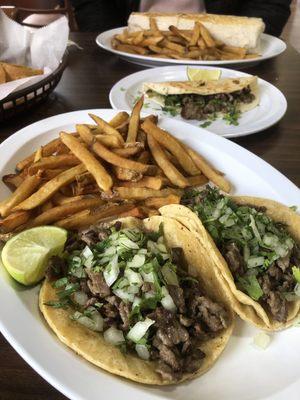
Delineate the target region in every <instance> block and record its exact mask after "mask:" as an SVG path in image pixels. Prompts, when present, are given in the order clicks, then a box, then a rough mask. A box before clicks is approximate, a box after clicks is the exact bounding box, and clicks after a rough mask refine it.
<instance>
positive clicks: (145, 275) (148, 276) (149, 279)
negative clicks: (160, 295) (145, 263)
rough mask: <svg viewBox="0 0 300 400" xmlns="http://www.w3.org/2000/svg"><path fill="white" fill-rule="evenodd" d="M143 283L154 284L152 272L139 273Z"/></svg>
mask: <svg viewBox="0 0 300 400" xmlns="http://www.w3.org/2000/svg"><path fill="white" fill-rule="evenodd" d="M141 274H142V277H143V278H144V281H145V282H150V283H154V280H155V279H154V272H144V271H142V272H141Z"/></svg>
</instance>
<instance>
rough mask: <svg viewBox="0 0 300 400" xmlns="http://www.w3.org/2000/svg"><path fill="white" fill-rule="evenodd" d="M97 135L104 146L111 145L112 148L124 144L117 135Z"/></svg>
mask: <svg viewBox="0 0 300 400" xmlns="http://www.w3.org/2000/svg"><path fill="white" fill-rule="evenodd" d="M95 137H96V139H97V140H98V142H100V143H102V144H103V145H104V146H106V147H109V148H111V149H114V148H119V147H121V146H122V145H123V143H121V142H120V140H119V138H118V137H117V136H112V135H102V134H101V135H96V136H95Z"/></svg>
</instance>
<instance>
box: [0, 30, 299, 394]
mask: <svg viewBox="0 0 300 400" xmlns="http://www.w3.org/2000/svg"><path fill="white" fill-rule="evenodd" d="M95 37H96V34H92V33H76V34H73V35H72V39H73V40H74V41H76V42H77V43H78V44H79V45H80V46H81V47H82V48H83V50H78V49H76V48H75V47H73V48H71V50H70V57H69V66H68V68H67V70H66V71H65V73H64V75H63V78H62V80H61V82H60V84H59V86H58V87H57V89H56V91H55V93H54V94H53V95H52V96H51V97H50V98H49V99H48V100H47V101H46V102H45V103H44V104H42V105H40V106H39V107H38V108H37V109H36V110H34V111H31V112H30V113H28V115H24V116H22V117H20V118H18V119H17V120H13V121H11V122H9V123H6V124H5V125H2V126H1V127H0V135H1V141H2V140H4V139H5V138H7V137H8V136H10V135H11V134H13V133H14V132H16V131H17V130H19V129H21V128H23V127H24V126H26V125H28V124H30V123H33V122H35V121H38V120H40V119H43V118H46V117H50V116H52V115H56V114H60V113H64V112H68V111H75V110H82V109H88V108H110V104H109V99H108V94H109V91H110V89H111V87H112V86H113V84H114V83H115V82H117V81H118V80H120V79H121V78H123V77H125V76H126V75H128V74H131V73H134V72H137V71H140V70H141V69H144V68H143V67H140V66H137V65H134V64H130V63H127V62H125V61H122V60H120V59H119V58H118V57H116V56H114V55H111V54H109V53H107V52H105V51H103V50H101V49H99V48H98V47H97V46H96V44H95ZM245 71H246V70H245ZM299 71H300V55H299V54H298V53H297V52H296V51H295V50H294V49H293V48H291V47H289V48H288V50H287V51H286V52H285V53H284V54H283V55H281V56H280V57H278V58H277V59H274V60H269V61H265V62H263V63H262V64H261V65H258V66H256V67H253V68H250V69H248V70H247V72H249V73H251V74H257V75H258V76H260V77H261V78H263V79H266V80H267V81H269V82H271V83H272V84H274V85H275V86H277V87H278V88H279V89H280V90H281V91H282V92H283V93H284V95H285V96H286V98H287V101H288V111H287V113H286V115H285V116H284V118H283V119H282V120H281V121H280V122H279V124H277V125H276V126H274V127H271V128H269V129H267V130H266V131H264V132H260V133H258V134H255V135H251V136H247V137H243V138H240V139H236V140H235V142H237V143H239V144H240V145H242V146H243V147H245V148H246V149H248V150H250V151H252V152H253V153H255V154H257V155H258V156H260V157H262V158H263V159H264V160H266V161H267V162H269V163H270V164H271V165H273V166H274V167H275V168H277V169H278V170H279V171H281V172H282V173H283V174H284V175H286V176H287V177H288V178H289V179H290V180H291V181H293V182H294V183H295V184H296V185H298V186H299V185H300V83H299V78H300V76H299ZM0 399H1V400H43V399H46V400H52V399H53V400H54V399H55V400H61V399H65V397H64V396H63V395H61V394H60V393H59V392H57V391H56V390H55V389H53V388H52V387H51V386H50V385H49V384H48V383H46V382H45V381H44V380H43V379H42V378H41V377H39V375H38V374H36V373H35V372H34V371H33V370H32V369H31V367H29V366H28V365H27V364H26V363H25V361H23V360H22V359H21V358H20V357H19V356H18V354H17V353H16V352H15V351H14V350H13V348H12V347H11V346H10V345H9V344H8V343H7V342H6V340H5V339H4V338H3V337H2V336H1V337H0Z"/></svg>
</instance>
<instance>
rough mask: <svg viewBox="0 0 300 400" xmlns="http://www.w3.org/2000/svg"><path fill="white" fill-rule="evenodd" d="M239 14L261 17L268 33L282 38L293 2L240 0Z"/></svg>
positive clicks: (286, 0) (289, 0) (283, 0)
mask: <svg viewBox="0 0 300 400" xmlns="http://www.w3.org/2000/svg"><path fill="white" fill-rule="evenodd" d="M239 3H240V6H239V14H240V15H245V16H247V17H261V18H262V19H263V20H264V23H265V24H266V30H265V32H266V33H269V34H270V35H274V36H280V34H281V32H282V30H283V28H284V25H285V24H286V22H287V20H288V18H289V16H290V13H291V10H290V4H291V0H240V1H239Z"/></svg>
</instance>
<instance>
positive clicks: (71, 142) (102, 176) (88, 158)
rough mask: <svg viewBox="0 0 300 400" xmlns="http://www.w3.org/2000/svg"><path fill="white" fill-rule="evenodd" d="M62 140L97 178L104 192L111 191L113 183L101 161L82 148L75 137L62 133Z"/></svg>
mask: <svg viewBox="0 0 300 400" xmlns="http://www.w3.org/2000/svg"><path fill="white" fill-rule="evenodd" d="M87 129H89V128H87ZM60 138H61V140H62V142H63V143H64V144H65V145H66V146H68V147H69V149H70V150H71V151H72V153H74V155H75V156H76V157H77V158H78V159H79V160H80V161H81V162H82V163H83V164H84V165H85V166H86V169H87V170H88V171H89V172H90V173H91V174H92V175H93V177H94V178H95V180H96V182H97V185H98V186H99V188H100V189H102V190H104V191H107V190H109V189H110V188H111V187H112V185H113V181H112V178H111V176H110V175H109V174H108V172H107V171H106V169H105V168H104V167H103V166H102V164H101V163H100V161H98V160H97V159H96V158H95V157H94V156H93V154H91V153H90V152H89V150H87V149H86V148H85V147H84V146H82V144H81V143H80V142H79V140H78V139H77V138H75V137H74V136H72V135H69V134H67V133H64V132H61V133H60Z"/></svg>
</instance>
